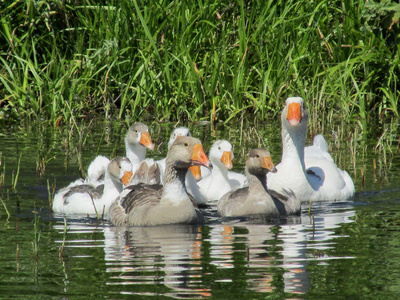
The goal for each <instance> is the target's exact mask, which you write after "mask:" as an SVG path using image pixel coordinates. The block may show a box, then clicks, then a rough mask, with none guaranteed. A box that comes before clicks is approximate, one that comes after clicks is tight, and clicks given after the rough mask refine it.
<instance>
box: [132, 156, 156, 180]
mask: <svg viewBox="0 0 400 300" xmlns="http://www.w3.org/2000/svg"><path fill="white" fill-rule="evenodd" d="M132 182H134V183H147V184H160V183H161V171H160V166H159V165H158V164H157V163H156V162H154V161H152V162H150V160H145V161H143V162H142V163H141V164H140V165H139V167H138V169H137V170H136V172H135V174H134V175H133V179H132Z"/></svg>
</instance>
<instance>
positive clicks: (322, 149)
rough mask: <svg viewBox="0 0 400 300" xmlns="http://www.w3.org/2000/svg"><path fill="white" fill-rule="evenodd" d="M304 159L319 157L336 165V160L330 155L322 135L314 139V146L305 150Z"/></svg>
mask: <svg viewBox="0 0 400 300" xmlns="http://www.w3.org/2000/svg"><path fill="white" fill-rule="evenodd" d="M304 157H305V159H306V160H307V158H309V157H318V158H324V159H326V160H329V161H330V162H332V163H334V160H333V158H332V156H331V154H330V153H329V146H328V143H327V142H326V140H325V138H324V137H323V135H322V134H317V135H316V136H315V137H314V140H313V144H312V145H311V146H308V147H305V148H304Z"/></svg>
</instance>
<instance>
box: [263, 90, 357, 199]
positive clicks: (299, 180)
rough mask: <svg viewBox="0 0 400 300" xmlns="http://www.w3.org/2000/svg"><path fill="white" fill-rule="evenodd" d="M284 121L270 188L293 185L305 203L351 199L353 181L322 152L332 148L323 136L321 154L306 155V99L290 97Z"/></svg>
mask: <svg viewBox="0 0 400 300" xmlns="http://www.w3.org/2000/svg"><path fill="white" fill-rule="evenodd" d="M281 120H282V148H283V149H282V160H281V162H280V163H279V164H278V165H277V166H276V168H277V170H278V172H277V173H269V174H268V186H269V188H270V189H271V190H275V191H277V192H282V190H283V189H285V188H290V189H291V190H292V191H293V192H294V193H295V194H296V196H297V198H299V199H300V201H301V202H308V201H323V200H327V201H333V200H346V199H348V198H351V197H352V196H353V195H354V192H355V188H354V183H353V180H352V179H351V177H350V176H349V174H348V173H347V172H346V171H343V170H340V169H339V168H338V167H337V166H336V164H335V163H334V162H333V160H332V157H331V156H330V155H329V157H330V158H329V157H328V158H326V157H324V156H323V155H322V154H321V153H323V152H325V153H327V151H328V148H327V143H326V141H325V139H323V137H322V139H321V138H320V137H318V139H317V142H316V144H318V143H319V146H318V147H319V148H320V150H319V151H320V153H319V154H313V155H310V153H309V154H308V156H305V155H304V153H305V151H306V150H305V142H306V134H307V123H308V113H307V110H306V109H305V105H304V100H303V99H302V98H300V97H291V98H288V99H287V100H286V102H285V107H284V109H283V111H282V115H281ZM324 142H325V143H324ZM314 143H315V140H314ZM321 145H322V146H321ZM315 146H316V145H315ZM328 154H329V153H328Z"/></svg>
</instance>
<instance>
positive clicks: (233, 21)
mask: <svg viewBox="0 0 400 300" xmlns="http://www.w3.org/2000/svg"><path fill="white" fill-rule="evenodd" d="M391 4H394V2H393V3H392V2H391V1H383V2H382V3H379V4H375V3H374V2H372V1H368V2H366V3H365V2H364V1H351V0H347V1H342V2H331V1H327V0H326V1H319V2H318V4H317V5H316V3H314V2H309V1H295V0H291V1H267V2H265V1H251V2H248V1H241V0H237V1H215V0H206V1H197V2H195V3H193V2H192V1H163V0H159V1H156V2H152V4H151V5H144V3H142V1H137V0H135V1H116V0H114V1H108V2H107V5H101V4H97V1H75V2H74V3H66V2H59V1H47V2H34V1H26V2H25V1H23V2H20V1H15V2H12V3H11V4H10V5H9V6H8V7H3V8H1V9H0V10H1V12H2V14H1V17H0V21H1V24H0V26H1V27H2V30H1V40H2V43H1V44H0V45H1V46H0V61H1V63H0V119H10V118H11V119H19V118H21V117H24V118H28V119H31V118H39V119H40V118H42V119H43V118H44V119H46V120H51V121H52V122H53V123H54V124H55V125H58V124H59V123H60V122H72V124H73V125H74V126H75V127H76V128H78V125H77V123H78V119H80V118H88V117H89V116H91V115H92V114H96V115H97V114H99V115H101V116H103V117H105V118H110V117H113V118H118V119H122V120H132V119H143V118H149V117H151V118H155V119H156V120H158V121H168V120H191V121H195V120H199V119H204V120H210V119H218V120H221V121H226V122H233V121H235V119H237V116H240V115H241V113H243V112H246V113H250V114H251V115H252V116H254V117H256V118H259V119H264V118H265V117H266V116H268V115H269V114H271V113H272V114H277V113H279V111H280V110H281V107H282V103H283V101H284V99H285V98H286V97H288V96H292V95H300V96H302V97H303V98H304V99H305V100H306V101H307V102H308V103H311V104H310V105H311V107H310V108H311V109H312V110H313V111H316V113H320V114H321V113H327V112H330V111H333V112H334V113H335V115H338V116H342V117H345V118H346V119H347V120H348V121H349V122H356V123H357V124H359V125H360V127H361V128H362V129H363V130H364V131H366V130H368V120H369V118H371V117H375V118H384V117H386V116H388V115H389V116H392V115H394V116H399V105H398V103H399V96H400V94H399V92H398V89H397V87H398V81H399V71H400V70H399V65H400V61H399V57H400V55H399V52H400V50H399V49H400V47H399V46H398V45H399V44H400V43H399V35H400V30H399V24H398V23H395V22H394V21H395V20H396V13H399V10H400V9H399V7H398V6H396V5H391ZM393 20H394V21H393ZM388 22H389V23H388ZM213 108H215V110H214V109H213ZM70 120H72V121H70Z"/></svg>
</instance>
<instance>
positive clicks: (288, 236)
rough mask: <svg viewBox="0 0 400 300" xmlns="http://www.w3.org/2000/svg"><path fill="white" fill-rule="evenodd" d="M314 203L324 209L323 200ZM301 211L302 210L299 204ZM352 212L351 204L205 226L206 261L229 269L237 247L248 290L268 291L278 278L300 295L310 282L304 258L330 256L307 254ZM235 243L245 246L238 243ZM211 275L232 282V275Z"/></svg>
mask: <svg viewBox="0 0 400 300" xmlns="http://www.w3.org/2000/svg"><path fill="white" fill-rule="evenodd" d="M317 207H318V206H317ZM323 207H325V208H323ZM318 208H319V209H321V210H324V209H326V204H322V205H321V207H318ZM303 211H306V209H305V208H303ZM354 215H355V212H354V211H353V210H352V207H351V206H350V205H346V206H345V207H342V210H341V211H339V212H329V213H325V214H324V213H321V212H320V213H319V214H318V217H315V218H313V217H312V216H308V215H304V214H303V215H302V216H301V217H292V218H290V219H288V220H287V223H286V224H280V225H262V224H251V223H250V222H238V223H225V224H223V225H217V226H214V227H213V228H212V229H211V236H212V237H211V239H210V242H211V258H212V261H211V262H210V263H211V264H213V265H216V266H218V268H235V267H236V266H237V264H238V262H237V261H235V252H236V253H237V252H238V250H237V249H239V248H242V250H241V251H244V252H246V259H247V265H246V267H247V271H246V280H247V282H248V288H249V289H250V290H254V291H257V292H272V291H274V290H275V289H277V288H278V287H277V284H276V282H277V281H278V282H279V281H283V283H284V289H283V291H284V292H286V293H300V294H304V293H306V292H307V291H308V290H309V287H310V282H309V278H308V272H307V262H308V261H309V260H314V259H320V260H327V259H335V258H334V257H328V256H327V255H326V254H324V255H314V254H313V253H314V251H320V250H326V249H328V248H331V247H334V246H335V245H334V241H333V240H332V238H335V236H334V235H333V229H334V228H337V227H339V226H340V225H341V224H343V223H348V222H353V220H351V219H350V217H352V216H354ZM240 244H244V245H245V247H244V248H243V247H240ZM310 252H311V253H312V255H310V254H309V253H310ZM318 253H320V252H318ZM340 258H343V257H340ZM230 274H232V273H230ZM217 280H219V281H221V282H232V281H234V279H233V278H219V279H217Z"/></svg>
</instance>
